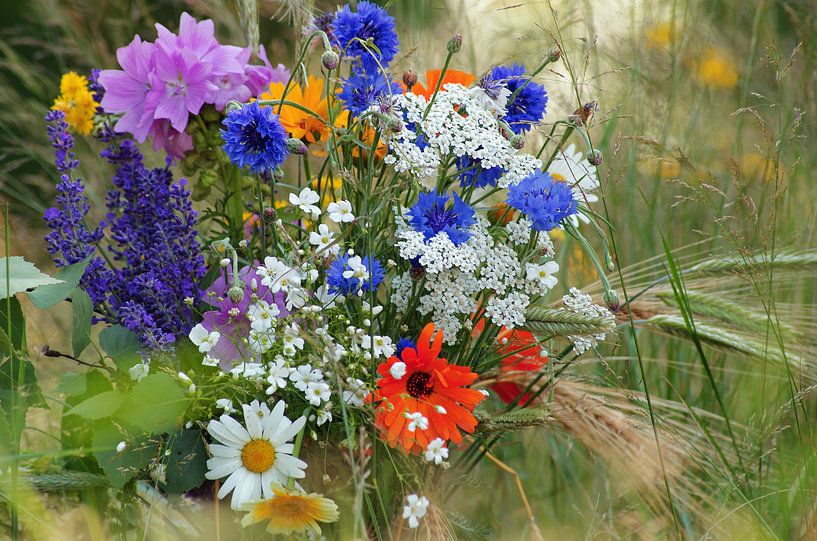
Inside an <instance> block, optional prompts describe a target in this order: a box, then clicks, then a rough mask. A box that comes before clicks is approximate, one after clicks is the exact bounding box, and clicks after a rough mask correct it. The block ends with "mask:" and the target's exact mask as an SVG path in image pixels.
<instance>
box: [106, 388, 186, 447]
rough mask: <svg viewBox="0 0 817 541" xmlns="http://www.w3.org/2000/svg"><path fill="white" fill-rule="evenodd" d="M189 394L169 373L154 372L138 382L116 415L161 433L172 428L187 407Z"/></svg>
mask: <svg viewBox="0 0 817 541" xmlns="http://www.w3.org/2000/svg"><path fill="white" fill-rule="evenodd" d="M187 403H188V398H187V396H186V394H185V392H184V390H183V389H182V388H181V386H179V384H178V383H177V382H176V381H174V380H173V378H171V377H170V376H169V375H167V374H151V375H149V376H147V377H146V378H144V379H143V380H142V381H140V382H139V383H137V384H136V385H134V387H133V389H132V390H131V392H130V393H128V396H127V398H126V399H125V401H124V403H123V404H122V407H121V408H120V409H119V411H117V413H116V415H117V417H118V418H120V419H122V420H123V421H125V422H127V423H128V424H131V425H133V426H135V427H137V428H140V429H142V430H144V431H145V432H150V433H152V434H160V433H162V432H167V431H169V430H172V429H173V428H174V427H175V426H176V423H177V421H178V419H179V417H181V415H182V413H184V410H185V408H186V407H187Z"/></svg>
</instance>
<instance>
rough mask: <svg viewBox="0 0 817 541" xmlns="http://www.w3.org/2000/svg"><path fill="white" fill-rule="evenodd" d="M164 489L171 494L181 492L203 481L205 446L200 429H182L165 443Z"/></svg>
mask: <svg viewBox="0 0 817 541" xmlns="http://www.w3.org/2000/svg"><path fill="white" fill-rule="evenodd" d="M167 449H168V450H169V451H170V454H169V455H167V470H166V473H167V475H166V479H167V485H166V489H167V491H168V492H170V493H173V494H183V493H185V492H188V491H190V490H193V489H194V488H196V487H198V486H199V485H201V484H202V483H203V482H204V474H205V473H207V457H208V453H207V446H206V445H205V444H204V435H203V434H202V433H201V430H192V429H191V430H183V431H181V432H179V433H177V434H176V435H175V436H174V437H172V438H171V439H170V441H169V442H168V444H167Z"/></svg>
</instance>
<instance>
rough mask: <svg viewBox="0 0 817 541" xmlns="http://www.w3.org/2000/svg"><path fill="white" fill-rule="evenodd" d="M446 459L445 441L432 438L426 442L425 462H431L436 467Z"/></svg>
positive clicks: (446, 448)
mask: <svg viewBox="0 0 817 541" xmlns="http://www.w3.org/2000/svg"><path fill="white" fill-rule="evenodd" d="M447 458H448V447H446V446H445V441H443V440H442V438H434V439H433V440H431V441H430V442H428V447H426V461H427V462H433V463H434V464H436V465H438V466H439V465H440V464H442V463H443V462H444V461H445V460H446V459H447Z"/></svg>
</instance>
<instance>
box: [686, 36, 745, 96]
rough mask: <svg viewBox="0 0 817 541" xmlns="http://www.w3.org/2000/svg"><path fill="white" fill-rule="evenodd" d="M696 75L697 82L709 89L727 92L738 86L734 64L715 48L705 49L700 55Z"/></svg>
mask: <svg viewBox="0 0 817 541" xmlns="http://www.w3.org/2000/svg"><path fill="white" fill-rule="evenodd" d="M696 75H697V77H698V81H699V82H700V83H701V84H702V85H703V86H707V87H709V88H715V89H725V90H728V89H730V88H735V87H736V86H737V84H738V71H737V70H736V69H735V67H734V62H732V61H731V59H730V58H729V57H728V56H727V55H726V54H725V53H724V52H723V51H721V50H720V49H717V48H715V47H707V48H706V49H705V50H704V52H703V53H702V54H701V57H700V63H699V64H698V68H697V70H696Z"/></svg>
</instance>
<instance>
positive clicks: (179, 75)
mask: <svg viewBox="0 0 817 541" xmlns="http://www.w3.org/2000/svg"><path fill="white" fill-rule="evenodd" d="M154 62H155V64H154V70H153V72H152V73H151V74H150V85H151V90H150V93H149V94H148V96H147V100H146V102H145V103H146V105H147V108H149V109H151V108H152V109H154V113H153V118H154V119H156V120H158V119H161V118H166V119H167V120H169V121H170V125H171V126H173V128H174V129H175V130H176V131H184V129H185V128H186V127H187V119H188V116H189V115H188V113H193V114H194V115H197V114H198V113H199V111H200V110H201V106H202V105H204V104H205V103H206V102H212V100H213V96H214V95H215V93H216V90H217V87H216V85H215V84H213V82H212V81H211V80H210V72H211V71H212V66H211V65H210V64H209V63H208V62H202V61H201V60H199V57H198V56H196V55H195V54H194V53H193V52H192V51H191V50H190V49H181V50H175V51H174V50H170V51H168V50H165V49H164V47H161V46H157V49H156V51H155V52H154Z"/></svg>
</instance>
